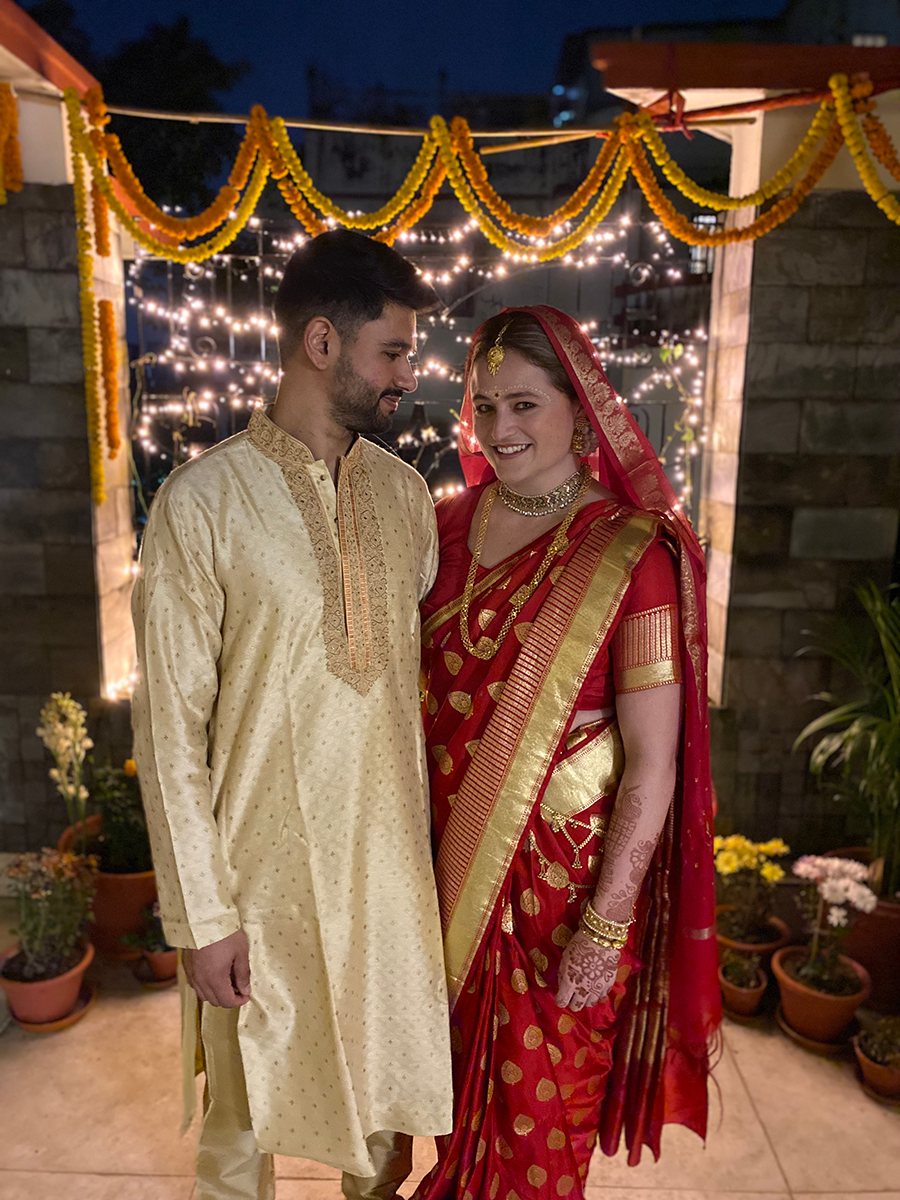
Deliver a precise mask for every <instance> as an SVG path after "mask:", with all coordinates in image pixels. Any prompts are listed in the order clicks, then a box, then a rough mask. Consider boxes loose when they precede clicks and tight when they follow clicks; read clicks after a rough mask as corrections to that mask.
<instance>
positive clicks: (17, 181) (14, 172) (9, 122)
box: [0, 83, 22, 204]
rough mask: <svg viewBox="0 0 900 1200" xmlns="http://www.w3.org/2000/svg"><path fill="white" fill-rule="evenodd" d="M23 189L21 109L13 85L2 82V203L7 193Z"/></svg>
mask: <svg viewBox="0 0 900 1200" xmlns="http://www.w3.org/2000/svg"><path fill="white" fill-rule="evenodd" d="M21 190H22V148H21V146H20V145H19V109H18V107H17V105H16V98H15V96H14V95H13V92H12V86H11V85H10V84H8V83H0V204H5V203H6V193H7V192H8V191H9V192H21Z"/></svg>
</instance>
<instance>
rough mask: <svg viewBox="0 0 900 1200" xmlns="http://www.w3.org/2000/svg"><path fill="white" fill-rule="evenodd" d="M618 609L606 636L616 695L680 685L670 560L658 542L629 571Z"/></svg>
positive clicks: (674, 587)
mask: <svg viewBox="0 0 900 1200" xmlns="http://www.w3.org/2000/svg"><path fill="white" fill-rule="evenodd" d="M623 608H624V611H623V614H622V618H621V620H620V621H619V624H618V627H617V628H616V631H615V633H614V634H613V638H612V652H611V657H612V666H613V678H614V682H615V689H616V693H617V694H618V695H621V694H622V693H623V692H640V691H644V690H645V689H647V688H654V687H662V686H663V685H664V684H667V683H680V682H681V678H682V671H681V651H680V638H679V629H678V620H679V617H678V588H677V584H676V581H675V559H674V556H673V554H672V552H671V550H670V549H669V547H668V544H667V543H666V542H665V541H664V540H662V539H661V538H660V539H658V540H657V541H656V542H655V543H654V545H652V546H651V547H650V548H649V550H648V551H647V553H646V554H645V555H644V557H643V559H642V560H641V562H640V564H639V566H638V568H637V570H636V571H635V572H634V575H633V576H632V581H631V585H630V586H629V589H628V593H627V594H626V597H625V602H624V606H623Z"/></svg>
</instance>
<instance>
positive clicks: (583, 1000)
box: [556, 930, 621, 1012]
mask: <svg viewBox="0 0 900 1200" xmlns="http://www.w3.org/2000/svg"><path fill="white" fill-rule="evenodd" d="M620 957H621V951H620V950H607V949H606V947H605V946H598V945H597V943H596V942H594V941H592V940H591V939H590V938H589V937H588V936H587V934H586V933H582V932H581V930H579V931H578V932H577V933H576V934H575V936H574V937H573V938H572V940H571V941H570V942H569V944H568V946H566V948H565V950H564V951H563V956H562V961H561V963H560V964H559V987H558V989H557V992H556V1003H557V1004H558V1005H559V1007H560V1008H566V1007H568V1008H570V1009H571V1010H572V1012H580V1011H581V1009H583V1008H588V1007H590V1006H591V1005H592V1004H599V1003H600V1001H601V1000H605V999H606V997H607V996H608V995H609V993H610V990H611V988H612V985H613V984H614V983H615V982H616V974H617V972H618V970H619V959H620Z"/></svg>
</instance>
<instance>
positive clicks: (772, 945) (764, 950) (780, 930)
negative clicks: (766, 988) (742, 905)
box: [716, 904, 791, 968]
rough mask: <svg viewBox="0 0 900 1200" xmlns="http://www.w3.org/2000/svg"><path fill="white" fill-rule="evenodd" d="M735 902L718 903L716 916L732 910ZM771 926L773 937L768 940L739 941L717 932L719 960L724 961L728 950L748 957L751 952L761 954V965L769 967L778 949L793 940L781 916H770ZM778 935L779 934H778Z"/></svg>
mask: <svg viewBox="0 0 900 1200" xmlns="http://www.w3.org/2000/svg"><path fill="white" fill-rule="evenodd" d="M733 910H734V905H733V904H717V905H716V916H718V915H719V913H723V912H732V911H733ZM769 926H770V927H771V929H772V939H771V941H768V942H737V941H735V940H734V938H729V937H726V936H725V934H724V933H717V934H716V941H717V942H718V944H719V962H721V961H722V955H723V954H724V953H725V951H726V950H734V951H735V953H737V954H742V955H744V957H746V956H747V955H749V954H756V955H758V956H759V962H760V966H762V967H764V968H765V967H768V965H769V960H770V959H771V957H772V955H773V954H774V953H775V951H776V950H780V949H781V947H782V946H786V945H787V944H788V942H789V941H790V940H791V931H790V930H789V929H788V927H787V925H786V924H785V923H784V921H782V919H781V918H780V917H770V918H769ZM776 935H777V936H776Z"/></svg>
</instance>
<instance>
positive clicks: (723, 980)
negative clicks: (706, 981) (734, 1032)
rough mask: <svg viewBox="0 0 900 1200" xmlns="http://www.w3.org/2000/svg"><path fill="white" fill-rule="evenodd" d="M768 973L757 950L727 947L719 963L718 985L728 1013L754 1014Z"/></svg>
mask: <svg viewBox="0 0 900 1200" xmlns="http://www.w3.org/2000/svg"><path fill="white" fill-rule="evenodd" d="M768 982H769V977H768V975H767V974H766V973H765V971H764V970H763V969H762V967H761V966H760V965H759V955H758V954H738V953H737V951H735V950H726V951H725V952H724V954H723V955H722V962H721V964H720V966H719V986H720V987H721V989H722V1001H723V1003H724V1005H725V1011H726V1012H727V1013H732V1014H735V1015H737V1016H739V1017H752V1016H753V1014H754V1013H755V1012H756V1010H757V1009H758V1008H759V1004H760V1001H761V1000H762V997H763V992H764V991H765V990H766V985H767V984H768Z"/></svg>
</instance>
